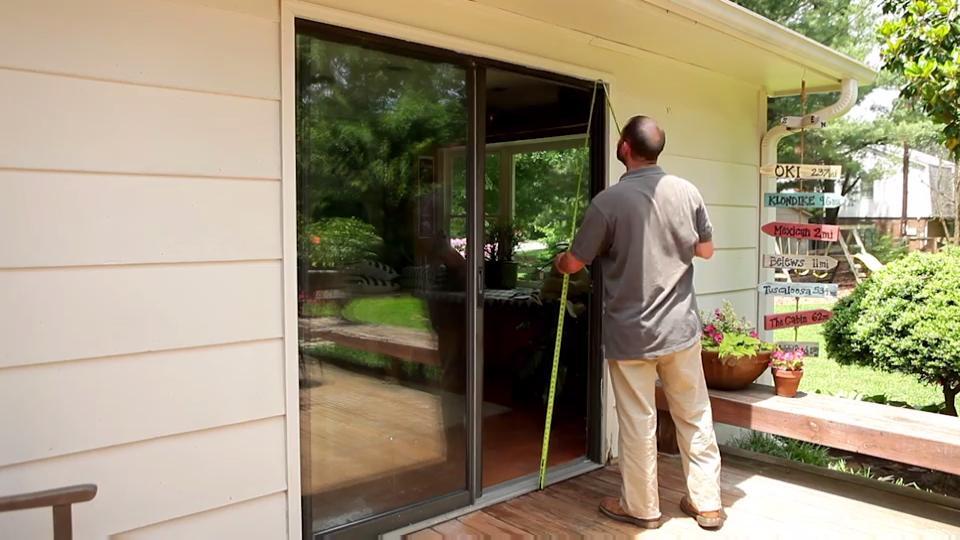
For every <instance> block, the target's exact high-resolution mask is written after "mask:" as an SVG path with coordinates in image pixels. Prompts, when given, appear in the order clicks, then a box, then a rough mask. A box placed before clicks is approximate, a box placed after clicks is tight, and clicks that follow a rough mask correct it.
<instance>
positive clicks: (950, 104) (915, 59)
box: [878, 0, 960, 161]
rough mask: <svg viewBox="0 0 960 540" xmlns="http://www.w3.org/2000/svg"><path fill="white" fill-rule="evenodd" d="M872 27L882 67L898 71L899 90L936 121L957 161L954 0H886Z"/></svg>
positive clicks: (959, 54) (959, 41) (959, 75)
mask: <svg viewBox="0 0 960 540" xmlns="http://www.w3.org/2000/svg"><path fill="white" fill-rule="evenodd" d="M883 12H884V14H886V15H887V17H886V18H885V20H884V21H883V23H881V24H880V27H879V29H878V33H879V35H880V37H881V39H882V40H883V47H882V49H881V57H882V58H883V62H884V68H885V69H887V70H890V71H891V72H894V73H898V74H902V75H903V77H904V84H903V86H902V87H901V88H900V96H901V97H902V98H904V99H906V100H909V101H911V102H914V103H916V104H918V105H919V106H920V108H921V109H922V110H923V112H925V113H926V114H927V116H929V117H930V119H931V120H933V121H934V122H937V123H938V124H941V125H942V135H941V141H942V142H943V144H944V145H945V146H946V147H947V149H948V150H949V151H950V153H951V156H952V157H953V159H954V161H960V88H958V84H960V80H958V79H960V6H958V2H957V0H886V1H885V2H884V3H883Z"/></svg>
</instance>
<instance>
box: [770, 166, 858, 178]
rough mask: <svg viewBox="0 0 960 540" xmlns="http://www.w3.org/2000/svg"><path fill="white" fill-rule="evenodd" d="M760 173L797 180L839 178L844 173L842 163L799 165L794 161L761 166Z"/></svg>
mask: <svg viewBox="0 0 960 540" xmlns="http://www.w3.org/2000/svg"><path fill="white" fill-rule="evenodd" d="M760 174H765V175H768V176H769V175H773V176H776V177H777V178H793V179H796V180H801V179H803V180H823V179H830V180H839V179H840V177H841V176H842V175H843V168H842V167H840V165H799V164H793V163H777V164H776V165H764V166H763V167H760Z"/></svg>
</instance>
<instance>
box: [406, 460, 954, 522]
mask: <svg viewBox="0 0 960 540" xmlns="http://www.w3.org/2000/svg"><path fill="white" fill-rule="evenodd" d="M659 472H660V504H661V511H662V512H663V514H664V519H665V522H664V524H663V527H661V528H660V529H659V530H655V531H643V533H642V535H641V534H640V533H641V530H640V529H638V528H636V527H633V526H631V525H627V524H624V523H620V522H617V521H613V520H610V519H607V518H605V517H604V516H602V515H600V513H599V512H598V511H597V504H598V503H599V502H600V499H601V498H602V497H606V496H615V495H617V494H619V492H620V474H619V472H617V470H616V469H615V468H613V467H608V468H607V469H604V470H600V471H596V472H593V473H590V474H587V475H583V476H580V477H577V478H574V479H572V480H568V481H566V482H561V483H560V484H557V485H555V486H552V487H550V488H548V489H547V490H545V491H542V492H538V493H533V494H530V495H525V496H523V497H518V498H516V499H512V500H509V501H507V502H504V503H500V504H497V505H494V506H491V507H489V508H486V509H484V510H482V511H478V512H473V513H471V514H467V515H466V516H463V517H461V518H459V519H456V520H453V521H448V522H445V523H441V524H439V525H435V526H433V527H432V528H429V529H425V530H423V531H420V532H417V533H414V534H411V535H409V536H407V538H410V539H414V540H424V539H427V540H436V539H442V538H506V537H510V538H534V537H536V538H544V537H550V538H584V537H586V538H634V537H637V535H640V536H639V537H640V538H648V537H649V538H844V539H846V538H920V537H923V538H957V537H960V511H958V510H954V509H949V508H946V507H942V506H938V505H935V504H931V503H929V502H925V501H922V500H918V499H915V498H912V497H908V496H904V495H899V494H892V493H890V492H885V491H881V490H879V489H876V488H873V487H865V486H864V485H862V484H855V483H852V482H849V481H845V480H836V479H832V478H825V477H822V476H818V475H813V474H810V473H807V472H800V471H798V470H796V469H787V468H783V467H780V466H776V465H768V464H764V463H760V462H757V461H753V460H749V459H743V458H735V457H731V456H725V458H724V463H723V473H722V478H721V487H722V489H723V496H722V497H723V504H724V506H725V507H726V509H727V514H728V515H729V518H728V520H727V523H726V525H725V526H724V528H723V529H721V530H720V531H719V532H706V531H702V530H700V529H699V528H698V527H697V526H696V524H695V523H694V521H693V520H692V519H690V518H688V517H686V516H684V515H683V514H682V513H681V512H680V509H679V502H680V497H681V496H682V495H683V494H684V493H685V492H686V487H685V485H684V480H683V473H682V471H681V467H680V461H679V459H677V458H669V457H661V458H660V471H659Z"/></svg>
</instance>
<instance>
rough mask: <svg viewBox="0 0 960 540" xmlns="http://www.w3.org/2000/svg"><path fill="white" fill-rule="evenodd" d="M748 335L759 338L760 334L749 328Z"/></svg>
mask: <svg viewBox="0 0 960 540" xmlns="http://www.w3.org/2000/svg"><path fill="white" fill-rule="evenodd" d="M750 337H752V338H754V339H759V338H760V334H759V333H758V332H757V331H756V330H751V331H750Z"/></svg>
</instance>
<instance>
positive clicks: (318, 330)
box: [300, 317, 440, 365]
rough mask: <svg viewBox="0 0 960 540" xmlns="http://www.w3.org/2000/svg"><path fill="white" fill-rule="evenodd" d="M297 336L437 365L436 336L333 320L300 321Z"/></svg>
mask: <svg viewBox="0 0 960 540" xmlns="http://www.w3.org/2000/svg"><path fill="white" fill-rule="evenodd" d="M300 335H301V336H303V337H304V338H306V339H307V340H309V341H313V340H317V339H319V340H324V341H330V342H333V343H336V344H338V345H343V346H344V347H350V348H351V349H357V350H360V351H365V352H369V353H376V354H382V355H385V356H389V357H391V358H397V359H400V360H406V361H408V362H416V363H418V364H429V365H440V355H439V353H438V352H437V338H436V336H435V335H434V334H433V333H431V332H427V331H424V330H415V329H413V328H403V327H400V326H387V325H378V324H352V323H348V322H345V321H341V320H338V319H334V318H329V317H322V318H315V319H300Z"/></svg>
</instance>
